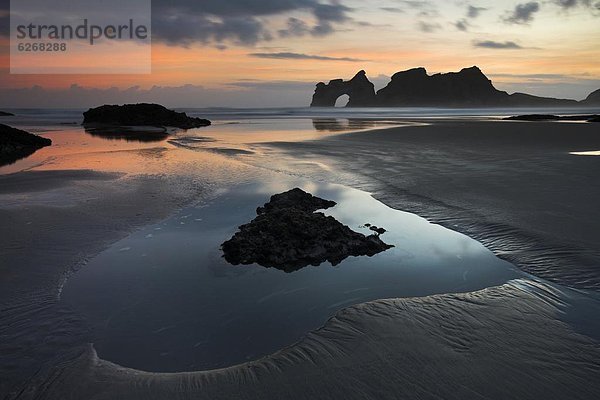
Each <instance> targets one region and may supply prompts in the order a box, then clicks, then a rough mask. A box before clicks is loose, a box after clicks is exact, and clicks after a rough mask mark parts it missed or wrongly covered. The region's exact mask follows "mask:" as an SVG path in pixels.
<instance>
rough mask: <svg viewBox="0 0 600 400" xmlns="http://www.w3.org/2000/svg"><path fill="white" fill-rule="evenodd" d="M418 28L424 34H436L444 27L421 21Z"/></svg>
mask: <svg viewBox="0 0 600 400" xmlns="http://www.w3.org/2000/svg"><path fill="white" fill-rule="evenodd" d="M418 27H419V29H420V30H421V31H422V32H427V33H431V32H435V31H437V30H439V29H441V28H442V26H441V25H440V24H438V23H432V22H425V21H419V24H418Z"/></svg>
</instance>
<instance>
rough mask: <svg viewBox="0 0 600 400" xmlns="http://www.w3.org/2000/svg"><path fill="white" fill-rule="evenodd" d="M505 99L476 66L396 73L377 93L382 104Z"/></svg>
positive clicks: (485, 102)
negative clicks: (448, 69) (429, 72)
mask: <svg viewBox="0 0 600 400" xmlns="http://www.w3.org/2000/svg"><path fill="white" fill-rule="evenodd" d="M508 101H509V95H508V93H506V92H502V91H499V90H497V89H496V88H494V86H493V85H492V82H491V81H490V80H489V79H488V78H487V77H486V76H485V75H484V74H483V73H482V72H481V70H480V69H479V68H477V67H471V68H465V69H463V70H461V71H460V72H450V73H447V74H435V75H431V76H430V75H427V71H426V70H425V68H415V69H410V70H408V71H402V72H397V73H395V74H394V75H393V76H392V80H391V82H390V83H389V84H388V85H387V86H386V87H385V88H383V89H381V90H379V91H378V92H377V102H378V104H379V105H383V106H490V105H498V104H505V103H508Z"/></svg>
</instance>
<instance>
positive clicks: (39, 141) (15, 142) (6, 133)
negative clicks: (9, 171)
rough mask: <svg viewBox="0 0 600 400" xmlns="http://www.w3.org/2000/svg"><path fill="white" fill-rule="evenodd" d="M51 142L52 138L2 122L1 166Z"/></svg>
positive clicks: (0, 140)
mask: <svg viewBox="0 0 600 400" xmlns="http://www.w3.org/2000/svg"><path fill="white" fill-rule="evenodd" d="M51 144H52V141H51V140H50V139H46V138H43V137H40V136H36V135H34V134H32V133H29V132H25V131H22V130H20V129H16V128H12V127H10V126H8V125H4V124H0V166H2V165H8V164H12V163H14V162H15V161H17V160H19V159H21V158H25V157H27V156H29V155H31V154H33V153H35V151H36V150H38V149H41V148H42V147H46V146H50V145H51Z"/></svg>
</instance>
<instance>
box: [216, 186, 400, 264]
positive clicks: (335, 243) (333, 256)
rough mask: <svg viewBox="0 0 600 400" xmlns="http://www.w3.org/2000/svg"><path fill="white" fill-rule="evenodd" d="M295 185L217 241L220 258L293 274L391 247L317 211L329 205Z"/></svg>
mask: <svg viewBox="0 0 600 400" xmlns="http://www.w3.org/2000/svg"><path fill="white" fill-rule="evenodd" d="M335 204H336V203H335V202H333V201H329V200H324V199H321V198H318V197H315V196H312V195H311V194H310V193H306V192H304V191H303V190H301V189H298V188H296V189H292V190H290V191H288V192H285V193H281V194H277V195H274V196H272V197H271V201H270V202H269V203H267V204H265V205H264V206H263V207H259V208H258V209H257V214H258V216H257V217H256V218H255V219H254V220H252V221H251V222H250V223H248V224H246V225H242V226H240V228H239V231H238V232H237V233H236V234H235V235H234V236H233V237H232V238H231V239H230V240H228V241H226V242H225V243H223V245H222V249H223V254H224V255H223V256H224V257H225V259H226V260H227V261H228V262H229V263H231V264H234V265H240V264H244V265H248V264H254V263H256V264H259V265H262V266H263V267H267V268H277V269H280V270H283V271H285V272H293V271H296V270H299V269H301V268H304V267H306V266H308V265H314V266H317V265H320V264H321V263H323V262H325V261H329V262H330V263H331V264H332V265H337V264H339V263H340V262H342V261H343V260H344V259H346V258H347V257H349V256H356V257H358V256H363V255H366V256H373V255H375V254H377V253H380V252H382V251H385V250H387V249H389V248H391V247H393V246H390V245H388V244H385V243H384V242H383V241H381V239H380V238H379V236H378V235H369V236H365V235H363V234H361V233H358V232H354V231H353V230H351V229H350V228H349V227H347V226H345V225H343V224H341V223H340V222H338V221H337V220H336V219H335V218H333V217H330V216H325V214H323V213H320V212H315V211H316V210H319V209H325V208H330V207H333V206H335Z"/></svg>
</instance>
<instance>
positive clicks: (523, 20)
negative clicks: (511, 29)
mask: <svg viewBox="0 0 600 400" xmlns="http://www.w3.org/2000/svg"><path fill="white" fill-rule="evenodd" d="M539 10H540V4H539V3H538V2H535V1H532V2H529V3H524V4H518V5H517V6H516V7H515V9H514V10H513V11H511V12H508V14H507V15H506V16H505V17H504V22H506V23H507V24H527V23H529V22H531V21H533V16H534V14H535V13H536V12H538V11H539Z"/></svg>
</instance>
